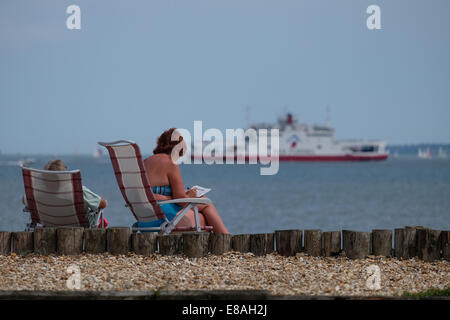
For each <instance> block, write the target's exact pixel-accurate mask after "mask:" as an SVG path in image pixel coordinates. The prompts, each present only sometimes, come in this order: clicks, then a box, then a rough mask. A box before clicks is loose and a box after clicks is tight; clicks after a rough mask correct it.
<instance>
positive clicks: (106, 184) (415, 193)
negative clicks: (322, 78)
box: [0, 155, 450, 234]
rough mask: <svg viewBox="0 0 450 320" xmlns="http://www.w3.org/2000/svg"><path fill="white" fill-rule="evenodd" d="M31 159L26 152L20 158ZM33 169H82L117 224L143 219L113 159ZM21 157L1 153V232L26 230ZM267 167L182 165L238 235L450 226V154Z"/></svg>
mask: <svg viewBox="0 0 450 320" xmlns="http://www.w3.org/2000/svg"><path fill="white" fill-rule="evenodd" d="M26 157H27V156H24V155H21V156H20V158H26ZM32 157H33V158H34V159H35V160H36V162H35V163H34V164H32V165H30V166H31V167H34V168H42V167H43V166H44V164H45V163H46V162H47V161H48V160H50V159H56V158H60V159H62V160H64V162H65V163H66V165H67V166H68V168H69V169H80V170H81V172H82V180H83V185H85V186H87V187H88V188H89V189H91V190H92V191H94V192H95V193H97V194H99V195H101V196H103V197H104V198H105V199H106V200H107V201H108V207H107V208H106V209H105V211H104V214H105V216H106V218H107V219H108V220H109V222H110V226H131V225H132V224H133V223H134V222H135V220H134V217H133V215H132V213H131V212H130V210H129V209H128V208H126V207H125V202H124V200H123V198H122V194H121V193H120V190H119V187H118V185H117V182H116V179H115V176H114V173H113V169H112V166H111V163H110V160H109V158H108V157H107V156H102V157H100V158H94V157H92V156H80V155H78V156H75V155H67V156H54V155H39V156H32ZM17 160H19V156H12V155H10V156H8V155H2V156H1V157H0V230H3V231H23V230H24V229H25V226H26V224H27V222H28V221H29V214H28V213H26V212H23V210H22V209H23V205H22V202H21V198H22V196H23V194H24V186H23V180H22V173H21V169H20V167H19V166H18V165H17V164H16V163H15V161H17ZM260 167H261V165H259V164H245V165H237V164H234V165H225V164H224V165H218V164H215V165H207V164H202V165H194V164H191V165H188V164H183V165H181V166H180V168H181V172H182V175H183V181H184V184H185V186H186V187H189V186H193V185H200V186H202V187H207V188H211V189H212V191H210V192H209V193H208V195H207V196H208V197H209V198H210V199H211V200H212V201H213V203H214V205H215V206H216V208H217V210H218V211H219V214H220V216H221V217H222V219H223V221H224V223H225V225H226V226H227V228H228V229H229V231H230V232H231V233H233V234H241V233H266V232H273V231H275V230H284V229H302V230H305V229H321V230H322V231H335V230H343V229H348V230H357V231H371V230H372V229H394V228H402V227H404V226H419V225H420V226H424V227H429V228H434V229H440V230H450V158H449V159H437V158H434V159H419V158H417V157H416V156H404V157H402V156H399V157H390V158H389V159H388V160H386V161H381V162H341V163H338V162H313V163H308V162H297V163H294V162H283V163H280V168H279V171H278V173H277V174H276V175H272V176H261V175H260Z"/></svg>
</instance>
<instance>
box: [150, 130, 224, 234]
mask: <svg viewBox="0 0 450 320" xmlns="http://www.w3.org/2000/svg"><path fill="white" fill-rule="evenodd" d="M174 131H175V128H171V129H169V130H167V131H164V132H163V134H161V136H160V137H159V138H158V141H157V146H156V148H155V149H154V150H153V156H150V157H148V158H147V159H145V160H144V165H145V170H146V172H147V178H148V180H149V182H150V185H151V186H152V189H153V193H154V194H155V198H156V200H157V201H163V200H170V199H179V198H195V197H196V192H195V189H190V190H188V191H186V190H185V189H184V185H183V179H182V177H181V171H180V168H179V166H178V165H177V164H176V163H175V161H173V160H172V157H171V155H172V150H173V149H174V148H175V146H177V145H178V144H179V143H180V142H181V143H183V144H185V142H184V141H183V137H181V136H180V137H179V140H178V141H172V134H173V133H174ZM183 149H185V148H183ZM182 155H183V150H181V151H180V152H179V156H182ZM171 205H172V207H173V209H174V210H176V211H177V212H179V211H180V210H182V209H183V206H180V205H177V204H171ZM184 206H186V205H184ZM198 211H199V220H200V225H201V226H205V225H208V226H212V227H213V231H214V232H216V233H229V232H228V230H227V228H226V227H225V225H224V224H223V222H222V219H221V218H220V216H219V213H218V212H217V209H216V207H215V206H214V205H213V204H199V205H198ZM194 226H195V216H194V211H193V210H192V209H191V210H189V211H188V212H187V213H186V215H185V216H184V217H183V218H182V219H181V221H180V222H179V223H178V224H177V227H194Z"/></svg>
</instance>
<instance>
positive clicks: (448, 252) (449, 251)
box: [441, 230, 450, 261]
mask: <svg viewBox="0 0 450 320" xmlns="http://www.w3.org/2000/svg"><path fill="white" fill-rule="evenodd" d="M441 250H442V258H443V259H444V260H447V261H450V230H444V231H441Z"/></svg>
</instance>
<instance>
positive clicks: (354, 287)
mask: <svg viewBox="0 0 450 320" xmlns="http://www.w3.org/2000/svg"><path fill="white" fill-rule="evenodd" d="M373 265H375V266H376V267H373ZM70 266H76V267H78V268H79V270H80V280H81V287H80V290H89V291H91V290H93V291H96V290H100V291H109V290H139V291H149V290H155V291H156V290H158V291H162V290H171V291H172V290H175V291H177V290H247V289H248V290H250V289H251V290H268V291H269V292H270V293H271V294H275V295H333V296H334V295H358V296H373V295H384V296H395V295H401V294H402V293H403V292H404V291H409V292H412V293H415V292H420V291H424V290H427V289H431V288H436V289H444V288H447V287H450V262H448V261H436V262H424V261H421V260H418V259H408V260H399V259H395V258H385V257H374V256H371V257H369V258H366V259H358V260H349V259H347V258H345V257H332V258H323V257H310V256H307V255H305V254H303V253H299V254H297V255H296V256H293V257H283V256H280V255H278V254H277V253H272V254H268V255H266V256H262V257H257V256H254V255H253V254H251V253H236V252H229V253H226V254H223V255H220V256H214V255H208V256H207V257H204V258H187V257H185V256H183V255H176V256H163V255H160V254H153V255H150V256H140V255H135V254H131V253H130V254H128V255H121V256H113V255H110V254H96V255H91V254H82V255H76V256H54V255H51V256H40V255H34V254H31V255H27V256H25V257H22V256H19V255H15V254H9V255H0V270H1V271H0V290H50V291H66V290H67V289H68V287H67V282H68V281H67V280H68V279H69V278H70V277H71V276H72V275H73V274H71V273H70V272H68V268H69V267H70ZM371 266H372V267H371ZM75 269H77V268H75ZM374 270H375V271H374ZM377 270H379V282H378V283H377V280H376V277H377ZM377 284H379V286H378V285H377Z"/></svg>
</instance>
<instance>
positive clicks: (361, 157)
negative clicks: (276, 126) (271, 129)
mask: <svg viewBox="0 0 450 320" xmlns="http://www.w3.org/2000/svg"><path fill="white" fill-rule="evenodd" d="M387 158H388V155H387V154H380V155H374V156H365V155H350V154H347V155H342V156H317V155H311V156H306V155H302V156H295V155H293V156H279V160H280V162H332V161H382V160H386V159H387ZM192 159H193V160H194V159H201V157H195V156H192ZM204 159H206V158H204ZM212 159H213V158H211V160H212ZM249 159H250V158H249V157H248V156H246V157H245V162H248V161H249ZM254 159H255V158H252V160H254ZM223 160H224V162H225V157H224V158H223ZM234 160H235V161H236V160H237V157H236V156H235V157H234ZM262 160H266V161H268V160H270V158H263V159H262Z"/></svg>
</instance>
